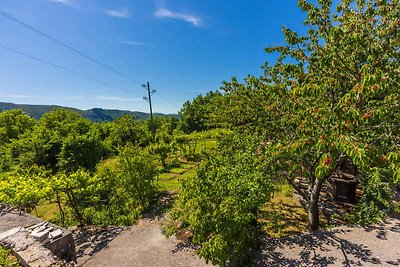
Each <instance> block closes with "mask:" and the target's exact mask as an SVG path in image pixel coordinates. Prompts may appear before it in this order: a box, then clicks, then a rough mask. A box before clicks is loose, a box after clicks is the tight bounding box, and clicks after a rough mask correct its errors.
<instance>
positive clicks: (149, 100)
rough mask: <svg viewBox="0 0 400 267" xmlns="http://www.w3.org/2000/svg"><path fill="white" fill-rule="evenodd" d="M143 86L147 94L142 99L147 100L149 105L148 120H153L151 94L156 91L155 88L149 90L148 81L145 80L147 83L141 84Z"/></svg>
mask: <svg viewBox="0 0 400 267" xmlns="http://www.w3.org/2000/svg"><path fill="white" fill-rule="evenodd" d="M142 87H143V88H146V89H147V93H148V96H147V97H146V96H144V97H143V99H144V100H146V101H147V102H149V106H150V120H151V121H153V108H152V106H151V96H152V95H153V94H154V93H155V92H156V90H150V83H149V82H147V84H142Z"/></svg>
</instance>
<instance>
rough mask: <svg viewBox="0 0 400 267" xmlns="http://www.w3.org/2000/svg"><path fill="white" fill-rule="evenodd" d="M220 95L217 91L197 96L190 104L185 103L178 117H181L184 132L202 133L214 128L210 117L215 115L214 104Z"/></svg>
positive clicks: (188, 102)
mask: <svg viewBox="0 0 400 267" xmlns="http://www.w3.org/2000/svg"><path fill="white" fill-rule="evenodd" d="M221 96H222V94H221V93H220V92H218V91H216V92H212V91H211V92H208V93H207V94H206V95H205V96H203V95H198V96H197V97H195V98H194V99H193V100H192V102H190V101H186V102H185V103H184V104H183V107H182V109H181V110H180V111H179V115H181V116H182V122H181V123H182V128H183V130H184V131H185V132H187V133H191V132H194V131H204V130H207V129H210V128H213V127H215V125H213V119H212V115H213V114H217V112H218V111H217V110H215V108H216V107H217V105H216V103H217V101H218V99H219V98H220V97H221Z"/></svg>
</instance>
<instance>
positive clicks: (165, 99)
mask: <svg viewBox="0 0 400 267" xmlns="http://www.w3.org/2000/svg"><path fill="white" fill-rule="evenodd" d="M157 95H159V96H161V98H162V99H164V101H165V102H167V103H168V104H170V105H171V106H172V107H174V108H176V109H177V110H179V109H180V108H179V107H177V106H176V105H175V104H174V103H172V102H171V101H169V100H168V99H167V98H166V97H165V96H163V95H162V94H160V92H157Z"/></svg>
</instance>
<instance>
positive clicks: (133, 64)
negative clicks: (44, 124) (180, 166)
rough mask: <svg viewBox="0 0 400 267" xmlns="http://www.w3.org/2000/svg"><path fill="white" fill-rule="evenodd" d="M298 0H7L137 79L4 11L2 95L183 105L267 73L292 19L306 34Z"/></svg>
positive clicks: (12, 9) (86, 104) (95, 103)
mask: <svg viewBox="0 0 400 267" xmlns="http://www.w3.org/2000/svg"><path fill="white" fill-rule="evenodd" d="M296 2H297V1H296V0H285V1H282V0H280V1H279V0H231V1H226V0H225V1H222V0H118V1H117V0H115V1H110V0H0V10H2V11H4V12H6V13H7V14H9V15H11V16H13V17H15V18H17V19H19V20H21V21H23V22H25V23H27V24H29V25H31V26H33V27H35V28H37V29H39V30H40V31H42V32H44V33H46V34H48V35H50V36H52V37H54V38H56V39H57V40H59V41H61V42H63V43H65V44H67V45H70V46H72V47H74V48H76V49H77V50H79V51H81V52H83V53H85V54H87V55H89V56H90V57H92V58H95V59H96V60H99V61H101V62H102V63H105V64H107V65H108V66H110V67H112V68H114V69H116V70H118V71H121V72H122V73H125V74H127V75H129V76H131V77H132V78H134V79H135V80H137V81H139V83H136V82H134V81H132V80H129V79H127V78H125V77H123V76H121V75H118V74H116V73H114V72H112V71H110V70H108V69H106V68H103V67H102V66H99V65H97V64H95V63H94V62H92V61H90V60H87V59H86V58H83V57H81V56H79V55H78V54H76V53H74V52H72V51H70V50H68V49H65V48H64V47H62V46H60V45H59V44H56V43H54V42H51V41H50V40H48V39H46V38H44V37H43V36H41V35H39V34H37V33H35V32H33V31H31V30H29V29H27V28H25V27H23V26H21V25H19V24H17V23H15V22H14V21H12V20H10V19H7V18H6V17H4V16H1V15H0V46H5V47H9V48H12V49H14V50H17V51H20V52H23V53H26V54H29V55H31V56H34V57H37V58H40V59H42V60H45V61H48V62H51V63H54V64H57V65H60V66H62V67H64V68H67V69H70V70H73V71H75V72H79V73H82V74H84V75H86V76H89V77H92V78H95V79H97V80H101V81H103V82H105V83H108V84H111V85H113V86H115V87H118V88H120V89H117V88H115V87H109V86H105V85H104V84H101V83H97V82H95V81H93V80H90V79H86V78H84V77H81V76H78V75H75V74H73V73H69V72H66V71H64V70H61V69H57V68H54V67H52V66H49V65H46V64H43V63H41V62H38V61H35V60H32V59H31V58H27V57H24V56H21V55H19V54H16V53H13V52H11V51H9V50H6V49H4V48H1V47H0V101H2V102H14V103H25V104H56V105H63V106H70V107H77V108H81V109H88V108H93V107H101V108H112V109H124V110H139V111H146V112H147V111H148V104H147V102H145V101H143V99H142V97H143V96H145V95H146V91H145V89H143V88H142V87H141V85H140V83H142V82H143V83H144V82H147V81H149V82H150V84H151V87H152V89H155V90H157V93H156V94H154V96H153V106H154V111H156V112H164V113H175V112H177V111H178V110H179V109H180V107H181V106H182V104H183V103H184V102H185V101H186V100H191V99H193V97H195V96H196V95H198V94H201V93H202V94H204V93H206V92H208V91H210V90H216V89H219V88H220V86H221V82H222V81H228V80H231V78H232V77H237V78H238V79H239V80H240V81H243V79H244V78H245V77H246V76H247V75H248V74H252V75H256V76H259V75H261V74H262V69H261V66H262V65H263V63H264V62H265V61H273V60H274V59H273V57H272V56H269V55H267V54H266V53H265V52H264V48H265V47H267V46H273V45H280V44H283V42H284V38H283V34H282V32H281V27H282V26H283V25H285V26H287V27H289V28H291V29H294V30H296V31H300V32H301V31H303V26H302V21H303V20H304V18H305V14H304V13H302V12H301V11H300V9H299V8H298V7H297V4H296Z"/></svg>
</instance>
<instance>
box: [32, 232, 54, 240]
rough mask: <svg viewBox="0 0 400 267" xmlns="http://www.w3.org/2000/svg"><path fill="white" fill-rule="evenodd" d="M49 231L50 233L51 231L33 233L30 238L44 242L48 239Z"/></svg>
mask: <svg viewBox="0 0 400 267" xmlns="http://www.w3.org/2000/svg"><path fill="white" fill-rule="evenodd" d="M50 231H51V230H44V231H40V232H36V231H33V232H32V233H31V236H32V237H33V238H34V239H36V240H38V241H43V240H45V239H46V238H48V237H49V232H50Z"/></svg>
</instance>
